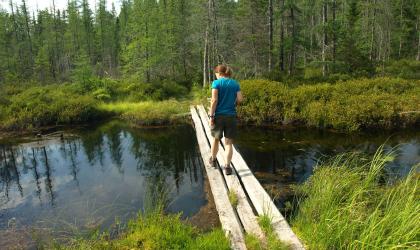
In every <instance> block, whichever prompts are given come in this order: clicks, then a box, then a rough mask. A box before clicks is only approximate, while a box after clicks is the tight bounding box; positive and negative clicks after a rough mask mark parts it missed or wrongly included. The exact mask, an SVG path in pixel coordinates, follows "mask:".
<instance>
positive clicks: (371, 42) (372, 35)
mask: <svg viewBox="0 0 420 250" xmlns="http://www.w3.org/2000/svg"><path fill="white" fill-rule="evenodd" d="M375 21H376V0H373V17H372V28H371V34H370V51H369V59H370V61H373V60H374V58H373V57H374V50H373V47H374V43H375V25H376V23H375Z"/></svg>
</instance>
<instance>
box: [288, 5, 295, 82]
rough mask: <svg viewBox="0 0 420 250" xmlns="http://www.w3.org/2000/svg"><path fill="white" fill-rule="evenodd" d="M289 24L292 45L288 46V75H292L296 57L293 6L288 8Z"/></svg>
mask: <svg viewBox="0 0 420 250" xmlns="http://www.w3.org/2000/svg"><path fill="white" fill-rule="evenodd" d="M290 22H291V23H292V44H291V46H290V47H291V48H290V55H289V75H292V74H293V71H294V64H295V57H296V46H295V42H296V41H295V39H296V32H295V11H294V6H293V5H292V6H291V7H290Z"/></svg>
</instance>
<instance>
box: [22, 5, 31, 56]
mask: <svg viewBox="0 0 420 250" xmlns="http://www.w3.org/2000/svg"><path fill="white" fill-rule="evenodd" d="M22 4H23V14H24V15H25V26H26V36H27V37H28V40H29V53H30V54H29V55H30V58H29V60H30V63H31V64H32V62H33V50H32V39H31V31H30V29H29V17H28V10H27V8H26V2H25V0H22Z"/></svg>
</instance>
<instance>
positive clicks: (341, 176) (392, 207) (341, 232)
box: [292, 149, 420, 249]
mask: <svg viewBox="0 0 420 250" xmlns="http://www.w3.org/2000/svg"><path fill="white" fill-rule="evenodd" d="M381 150H382V149H379V150H378V151H377V153H376V154H375V156H374V157H373V158H372V159H370V160H361V159H363V157H361V156H360V155H353V156H350V157H348V158H347V156H341V157H338V158H336V159H334V160H333V161H331V162H327V163H325V164H323V165H322V166H319V167H317V168H316V170H315V173H314V175H313V176H311V177H310V178H309V180H308V181H307V182H306V183H305V184H304V185H302V186H300V187H298V192H299V193H300V195H301V199H302V200H301V203H300V205H299V210H298V212H297V215H296V217H295V218H294V220H293V221H292V225H293V229H294V231H295V232H296V233H297V234H298V235H299V237H300V238H301V239H303V240H304V242H305V243H306V244H307V245H308V246H309V249H418V247H419V245H420V240H419V232H420V218H419V214H420V202H419V200H418V197H419V194H420V193H419V188H418V185H419V174H418V168H419V166H420V165H417V166H414V167H413V170H412V172H411V173H410V174H409V175H408V176H407V177H406V178H404V179H402V180H399V181H398V182H395V183H393V184H392V185H391V184H389V183H388V184H385V183H384V181H385V180H387V179H388V178H387V176H386V175H385V174H384V167H385V165H386V164H387V162H388V161H391V160H392V159H393V157H392V155H391V154H384V153H383V152H382V151H381Z"/></svg>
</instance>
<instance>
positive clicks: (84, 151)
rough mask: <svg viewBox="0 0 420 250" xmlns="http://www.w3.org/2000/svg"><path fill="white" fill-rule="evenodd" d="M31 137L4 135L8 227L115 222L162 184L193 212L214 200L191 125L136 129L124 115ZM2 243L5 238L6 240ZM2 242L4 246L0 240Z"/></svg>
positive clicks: (1, 221)
mask: <svg viewBox="0 0 420 250" xmlns="http://www.w3.org/2000/svg"><path fill="white" fill-rule="evenodd" d="M72 133H73V134H74V136H71V137H69V136H65V137H64V139H60V137H55V138H52V139H50V140H46V139H43V140H41V141H39V142H31V143H13V144H12V145H10V144H9V143H5V142H2V143H0V228H1V229H8V228H12V227H13V228H19V227H27V226H30V227H33V228H48V229H51V228H52V229H53V230H56V231H63V232H66V231H72V230H74V229H76V228H77V229H91V228H95V227H97V226H100V227H101V228H107V227H108V226H110V225H113V224H114V222H115V218H118V220H120V221H121V222H124V221H127V219H129V218H133V217H134V216H135V214H136V213H137V212H138V211H139V210H142V209H143V208H144V207H147V206H148V205H150V204H152V203H153V202H154V201H155V200H154V199H153V198H150V197H155V196H154V195H155V194H156V192H163V193H165V194H166V196H167V198H168V199H169V201H170V203H169V207H168V209H167V210H168V212H183V216H184V217H187V216H188V217H189V216H192V215H194V214H195V213H197V212H198V210H199V209H200V208H201V207H202V206H203V205H205V204H206V203H207V200H206V196H205V193H204V187H203V183H204V182H203V181H204V177H203V168H202V162H200V158H199V157H200V155H199V153H198V151H197V144H196V139H195V132H194V130H193V128H191V127H190V126H181V127H175V128H159V129H130V128H128V127H127V126H124V124H123V123H121V122H110V123H107V124H105V125H102V126H99V127H96V128H91V129H84V130H78V131H73V132H72ZM0 246H1V243H0ZM0 248H1V247H0Z"/></svg>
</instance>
